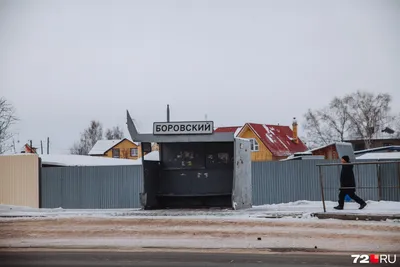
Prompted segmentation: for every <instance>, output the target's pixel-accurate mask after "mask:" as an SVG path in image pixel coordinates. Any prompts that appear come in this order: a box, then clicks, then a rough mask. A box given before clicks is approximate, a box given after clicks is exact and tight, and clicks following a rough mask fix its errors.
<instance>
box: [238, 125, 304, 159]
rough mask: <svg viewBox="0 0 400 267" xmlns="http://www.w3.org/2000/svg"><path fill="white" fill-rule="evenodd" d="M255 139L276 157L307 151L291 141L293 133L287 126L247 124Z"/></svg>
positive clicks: (301, 145)
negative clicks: (255, 136)
mask: <svg viewBox="0 0 400 267" xmlns="http://www.w3.org/2000/svg"><path fill="white" fill-rule="evenodd" d="M246 125H248V126H249V127H250V128H251V129H252V130H253V132H254V133H255V134H256V135H257V137H258V138H259V139H260V140H261V141H262V142H263V143H264V145H265V146H266V147H267V148H268V150H269V151H271V153H272V155H274V156H276V157H283V156H290V155H292V154H294V153H297V152H304V151H307V150H308V148H307V147H306V145H304V143H303V142H302V141H301V140H300V138H299V139H298V140H299V142H298V143H297V144H296V143H295V142H293V141H292V139H293V131H292V129H290V127H289V126H281V125H267V124H257V123H247V124H246Z"/></svg>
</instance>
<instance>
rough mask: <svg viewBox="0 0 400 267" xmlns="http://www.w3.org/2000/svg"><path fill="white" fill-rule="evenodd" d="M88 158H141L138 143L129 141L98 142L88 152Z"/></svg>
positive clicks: (125, 139)
mask: <svg viewBox="0 0 400 267" xmlns="http://www.w3.org/2000/svg"><path fill="white" fill-rule="evenodd" d="M89 156H100V157H109V158H121V159H138V158H140V157H141V149H140V143H138V142H132V141H131V140H129V139H127V138H124V139H117V140H99V141H97V142H96V144H95V145H94V146H93V148H92V149H91V150H90V152H89Z"/></svg>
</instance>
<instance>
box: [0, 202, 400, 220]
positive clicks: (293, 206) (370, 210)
mask: <svg viewBox="0 0 400 267" xmlns="http://www.w3.org/2000/svg"><path fill="white" fill-rule="evenodd" d="M367 203H368V205H367V207H366V208H365V209H363V210H359V209H358V204H356V203H352V202H346V203H345V208H344V210H341V211H337V210H334V209H333V207H334V206H336V205H337V203H336V202H332V201H327V202H326V207H327V212H328V213H331V214H368V215H388V214H391V215H400V203H399V202H393V201H367ZM316 212H323V208H322V202H320V201H305V200H303V201H296V202H289V203H281V204H269V205H261V206H254V207H253V208H250V209H246V210H237V211H234V210H228V209H223V210H221V209H214V210H210V209H208V210H183V209H177V210H151V211H148V210H141V209H62V208H56V209H36V208H29V207H20V206H9V205H0V217H1V216H15V217H16V216H37V217H45V216H52V217H53V216H58V217H74V216H80V217H81V216H92V217H93V216H94V217H96V216H97V217H99V216H101V217H107V216H108V217H110V216H112V217H115V216H175V217H176V216H183V217H185V216H192V217H193V216H196V217H200V218H206V217H211V218H215V217H224V218H226V217H232V218H258V217H264V218H265V217H297V218H302V219H315V218H313V217H311V214H312V213H316Z"/></svg>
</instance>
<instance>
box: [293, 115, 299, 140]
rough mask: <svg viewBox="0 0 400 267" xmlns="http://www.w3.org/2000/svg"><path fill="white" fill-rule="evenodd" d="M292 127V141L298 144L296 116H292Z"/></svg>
mask: <svg viewBox="0 0 400 267" xmlns="http://www.w3.org/2000/svg"><path fill="white" fill-rule="evenodd" d="M292 127H293V142H295V143H296V144H298V143H299V138H298V137H297V120H296V117H294V118H293V123H292Z"/></svg>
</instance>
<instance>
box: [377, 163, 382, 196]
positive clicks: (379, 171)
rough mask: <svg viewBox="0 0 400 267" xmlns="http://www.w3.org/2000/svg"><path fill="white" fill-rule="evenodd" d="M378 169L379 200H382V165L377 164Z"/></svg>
mask: <svg viewBox="0 0 400 267" xmlns="http://www.w3.org/2000/svg"><path fill="white" fill-rule="evenodd" d="M376 170H377V175H378V201H381V200H382V179H381V165H380V164H376Z"/></svg>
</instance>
